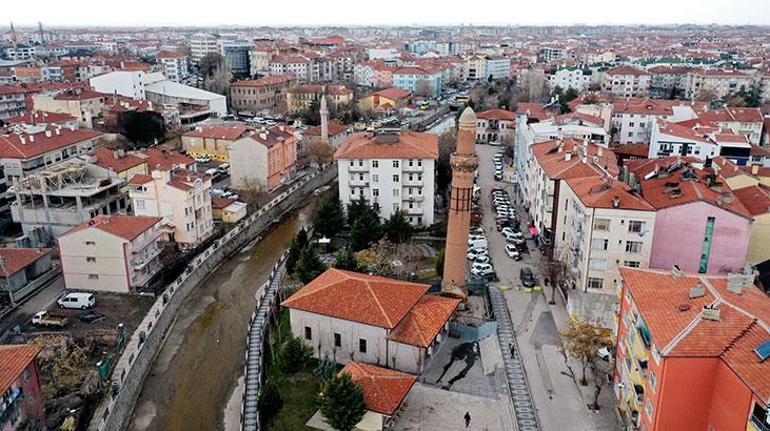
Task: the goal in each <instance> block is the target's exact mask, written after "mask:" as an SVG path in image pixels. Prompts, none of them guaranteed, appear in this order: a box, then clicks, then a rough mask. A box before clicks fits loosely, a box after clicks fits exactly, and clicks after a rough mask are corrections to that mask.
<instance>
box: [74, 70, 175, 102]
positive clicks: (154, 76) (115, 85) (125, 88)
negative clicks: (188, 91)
mask: <svg viewBox="0 0 770 431" xmlns="http://www.w3.org/2000/svg"><path fill="white" fill-rule="evenodd" d="M165 79H166V77H165V76H163V74H162V73H160V72H152V73H145V72H142V71H122V70H119V71H115V72H110V73H105V74H104V75H99V76H95V77H93V78H91V79H90V80H89V81H88V82H89V84H90V85H91V88H93V89H94V90H96V91H98V92H100V93H104V94H109V95H111V94H115V93H117V94H119V95H121V96H126V97H130V98H132V99H136V100H145V99H147V95H146V94H145V87H146V86H147V85H150V84H152V83H154V82H159V81H164V80H165Z"/></svg>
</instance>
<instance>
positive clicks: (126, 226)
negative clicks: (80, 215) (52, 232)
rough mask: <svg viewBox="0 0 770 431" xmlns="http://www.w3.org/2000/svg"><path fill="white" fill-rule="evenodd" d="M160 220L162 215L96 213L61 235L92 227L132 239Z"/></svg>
mask: <svg viewBox="0 0 770 431" xmlns="http://www.w3.org/2000/svg"><path fill="white" fill-rule="evenodd" d="M161 220H163V218H162V217H144V216H118V215H112V216H109V215H98V216H96V217H94V218H93V219H91V220H89V221H87V222H85V223H83V224H81V225H79V226H75V227H74V228H72V229H70V230H69V231H67V232H65V233H64V234H63V235H69V234H71V233H73V232H78V231H80V230H83V229H90V228H93V229H99V230H101V231H103V232H107V233H109V234H112V235H115V236H118V237H121V238H123V239H125V240H128V241H132V240H134V238H136V237H138V236H139V235H141V234H142V233H143V232H145V231H146V230H148V229H151V228H152V227H153V226H155V225H156V224H158V223H160V221H161Z"/></svg>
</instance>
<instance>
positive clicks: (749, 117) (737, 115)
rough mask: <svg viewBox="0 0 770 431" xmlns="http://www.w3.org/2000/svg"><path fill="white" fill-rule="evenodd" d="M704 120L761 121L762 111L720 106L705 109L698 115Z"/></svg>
mask: <svg viewBox="0 0 770 431" xmlns="http://www.w3.org/2000/svg"><path fill="white" fill-rule="evenodd" d="M700 118H701V119H702V120H704V121H712V122H714V123H723V122H739V123H762V122H764V117H762V111H761V110H760V109H759V108H732V107H727V108H722V109H712V110H709V111H706V112H705V113H704V114H703V115H701V117H700Z"/></svg>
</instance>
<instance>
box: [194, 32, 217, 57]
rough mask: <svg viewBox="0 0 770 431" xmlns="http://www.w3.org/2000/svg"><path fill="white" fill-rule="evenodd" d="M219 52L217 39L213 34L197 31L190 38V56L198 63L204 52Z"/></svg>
mask: <svg viewBox="0 0 770 431" xmlns="http://www.w3.org/2000/svg"><path fill="white" fill-rule="evenodd" d="M210 53H219V44H218V39H217V37H216V36H214V35H213V34H206V33H197V34H194V35H193V36H192V37H191V38H190V57H191V58H192V61H193V62H194V63H195V64H198V63H199V62H200V61H201V59H202V58H203V57H205V56H206V54H210Z"/></svg>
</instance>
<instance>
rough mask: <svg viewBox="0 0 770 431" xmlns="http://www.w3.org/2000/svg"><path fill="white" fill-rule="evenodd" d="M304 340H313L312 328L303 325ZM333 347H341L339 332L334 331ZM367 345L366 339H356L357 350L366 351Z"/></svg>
mask: <svg viewBox="0 0 770 431" xmlns="http://www.w3.org/2000/svg"><path fill="white" fill-rule="evenodd" d="M305 340H307V341H313V328H311V327H309V326H305ZM334 347H342V335H341V334H340V333H339V332H335V333H334ZM366 350H367V345H366V340H365V339H363V338H359V339H358V351H359V352H361V353H366Z"/></svg>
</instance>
